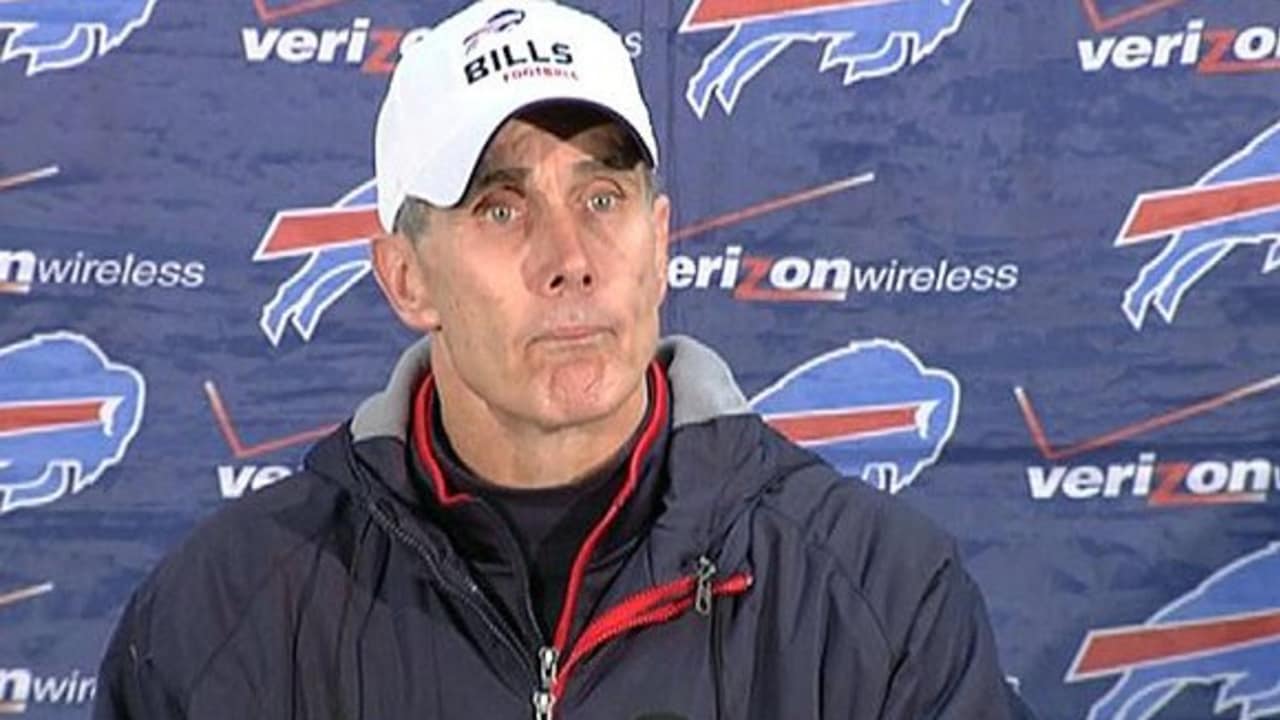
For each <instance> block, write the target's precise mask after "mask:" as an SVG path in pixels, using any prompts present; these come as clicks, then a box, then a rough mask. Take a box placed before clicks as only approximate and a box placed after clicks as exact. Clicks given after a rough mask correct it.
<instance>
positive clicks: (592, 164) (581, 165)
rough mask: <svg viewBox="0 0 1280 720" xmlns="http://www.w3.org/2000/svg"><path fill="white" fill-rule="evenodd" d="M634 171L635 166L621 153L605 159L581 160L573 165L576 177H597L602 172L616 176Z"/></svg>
mask: <svg viewBox="0 0 1280 720" xmlns="http://www.w3.org/2000/svg"><path fill="white" fill-rule="evenodd" d="M637 162H638V161H637ZM634 169H635V164H634V163H628V162H627V158H626V157H624V156H623V155H622V154H621V153H618V154H614V155H609V156H608V157H604V158H591V159H589V160H579V161H578V162H576V163H574V164H573V173H574V174H575V175H595V174H597V173H602V172H603V173H608V174H610V175H614V174H618V173H628V172H630V171H632V170H634Z"/></svg>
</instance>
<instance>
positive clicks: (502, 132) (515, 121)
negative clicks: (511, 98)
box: [471, 102, 646, 184]
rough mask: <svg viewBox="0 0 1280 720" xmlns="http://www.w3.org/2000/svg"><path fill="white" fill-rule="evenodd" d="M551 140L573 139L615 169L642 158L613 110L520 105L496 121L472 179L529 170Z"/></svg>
mask: <svg viewBox="0 0 1280 720" xmlns="http://www.w3.org/2000/svg"><path fill="white" fill-rule="evenodd" d="M555 143H567V144H571V145H573V146H574V148H576V149H577V150H579V151H581V152H582V153H584V154H586V155H587V156H588V157H590V158H592V159H594V160H598V161H600V162H601V163H603V164H604V165H605V166H607V167H610V168H614V169H618V170H630V169H633V168H635V167H636V166H637V165H639V164H641V163H646V158H645V155H644V152H643V151H642V149H641V145H640V143H639V141H638V140H637V139H636V137H635V134H634V133H632V132H631V131H630V130H629V129H628V128H627V126H626V125H625V124H623V122H622V121H620V120H618V119H617V118H616V117H615V116H614V115H613V114H612V113H609V112H607V111H605V110H601V109H599V108H597V107H595V106H592V105H589V104H586V103H578V102H553V103H544V104H540V105H536V106H533V107H530V108H526V109H524V110H521V111H520V112H518V113H516V114H515V115H513V116H511V117H510V118H508V119H507V120H506V122H504V123H503V124H502V125H501V126H499V128H498V130H497V131H496V132H495V133H494V134H493V137H492V138H490V139H489V142H488V144H486V145H485V149H484V152H482V153H481V155H480V160H479V161H478V162H477V163H476V167H475V170H474V171H473V173H472V177H471V183H472V184H474V183H475V182H476V180H477V179H479V178H483V177H485V175H486V174H488V173H490V172H493V171H494V170H498V169H502V168H511V167H522V168H530V169H531V168H532V166H533V165H534V164H535V163H537V162H539V161H540V160H541V158H542V156H544V155H545V154H546V151H547V149H548V148H549V147H553V146H554V144H555Z"/></svg>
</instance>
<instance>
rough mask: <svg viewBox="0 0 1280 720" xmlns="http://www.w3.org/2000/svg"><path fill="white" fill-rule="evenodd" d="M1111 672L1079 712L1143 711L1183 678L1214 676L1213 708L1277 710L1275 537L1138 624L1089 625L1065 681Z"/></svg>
mask: <svg viewBox="0 0 1280 720" xmlns="http://www.w3.org/2000/svg"><path fill="white" fill-rule="evenodd" d="M1113 675H1119V677H1118V678H1117V679H1116V680H1115V681H1114V684H1113V685H1112V686H1111V688H1110V689H1109V690H1108V691H1107V693H1106V694H1105V695H1103V697H1102V698H1101V699H1099V700H1098V701H1097V702H1095V703H1094V704H1093V707H1092V708H1090V710H1089V715H1088V720H1149V719H1150V718H1154V717H1156V716H1157V713H1159V712H1160V710H1161V709H1162V708H1164V707H1165V706H1166V705H1168V704H1169V703H1170V702H1171V701H1172V700H1173V699H1174V698H1175V697H1177V696H1178V694H1179V693H1180V692H1181V691H1182V690H1183V689H1184V688H1186V687H1187V686H1189V685H1193V684H1199V685H1210V684H1217V685H1218V693H1217V701H1216V707H1215V708H1214V712H1215V714H1218V713H1223V712H1227V711H1235V712H1236V713H1237V715H1236V716H1235V717H1238V718H1239V720H1262V719H1263V718H1268V717H1274V716H1275V714H1276V713H1280V542H1273V543H1271V544H1269V545H1267V546H1266V547H1264V548H1262V549H1261V550H1258V551H1256V552H1253V553H1250V554H1248V555H1245V556H1244V557H1241V558H1238V559H1236V560H1234V561H1232V562H1231V563H1229V564H1227V565H1226V566H1225V567H1223V568H1221V569H1220V570H1218V571H1217V572H1215V573H1213V574H1212V575H1210V576H1209V578H1208V579H1206V580H1205V581H1204V582H1202V583H1200V585H1199V586H1198V587H1196V588H1195V589H1194V590H1191V591H1190V592H1188V593H1187V594H1185V595H1183V596H1182V597H1180V598H1178V599H1177V600H1174V601H1173V602H1171V603H1169V604H1168V605H1166V606H1165V607H1164V608H1161V609H1160V610H1159V611H1157V612H1156V613H1155V614H1154V615H1152V616H1151V619H1149V620H1147V621H1146V622H1145V623H1143V624H1141V625H1136V626H1131V627H1120V628H1108V629H1105V630H1094V631H1092V632H1090V633H1089V635H1088V636H1087V637H1086V638H1085V641H1084V643H1083V644H1082V645H1081V647H1080V650H1079V652H1078V653H1077V655H1076V659H1075V662H1074V663H1073V664H1072V666H1071V670H1070V671H1069V672H1068V673H1067V676H1066V680H1067V682H1079V681H1083V680H1092V679H1095V678H1101V677H1110V676H1113Z"/></svg>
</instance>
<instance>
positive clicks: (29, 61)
mask: <svg viewBox="0 0 1280 720" xmlns="http://www.w3.org/2000/svg"><path fill="white" fill-rule="evenodd" d="M155 4H156V0H2V1H0V32H3V31H6V30H7V31H8V37H7V38H5V41H4V45H3V47H0V63H4V62H8V61H10V60H21V59H25V60H26V74H27V75H28V76H31V75H35V74H36V73H40V72H44V71H46V70H64V69H67V68H73V67H76V66H78V65H82V64H84V63H86V62H88V61H89V60H91V59H93V58H95V57H101V56H103V55H106V54H107V53H108V52H110V51H112V50H115V49H116V48H118V47H120V46H121V45H122V44H124V42H125V40H128V39H129V36H130V35H132V34H133V32H134V31H135V30H137V29H139V28H141V27H142V26H144V25H146V24H147V22H148V21H149V20H150V19H151V11H152V9H153V8H154V7H155Z"/></svg>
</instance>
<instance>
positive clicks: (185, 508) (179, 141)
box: [0, 0, 1280, 720]
mask: <svg viewBox="0 0 1280 720" xmlns="http://www.w3.org/2000/svg"><path fill="white" fill-rule="evenodd" d="M582 4H583V5H584V6H585V7H587V8H589V9H591V10H594V11H596V12H598V13H599V14H601V15H603V16H604V17H605V18H607V19H608V20H609V21H611V22H612V23H613V24H614V25H615V26H616V27H618V28H619V29H620V30H621V32H622V33H623V34H624V35H625V42H626V44H627V47H628V48H629V49H630V51H631V54H632V56H633V57H634V61H635V63H636V65H637V67H638V69H639V71H640V75H641V77H642V82H643V86H644V88H645V91H646V92H647V94H648V97H649V98H650V101H651V103H652V105H653V113H654V121H655V124H656V127H657V131H658V135H659V140H660V143H661V145H662V147H663V150H664V153H665V154H664V158H663V163H662V168H661V170H662V175H663V177H664V179H665V182H666V186H667V188H668V190H669V191H670V194H671V195H672V197H673V199H674V206H675V227H676V230H675V242H674V244H673V247H672V257H671V262H670V267H669V275H668V280H669V283H670V288H671V292H670V294H669V299H668V301H667V304H666V306H665V310H664V315H663V319H664V322H665V328H666V331H668V332H682V333H690V334H693V335H695V336H697V337H699V338H702V339H703V340H704V341H706V342H707V343H709V344H710V345H712V346H713V347H714V348H716V349H717V350H718V351H719V352H721V353H722V354H723V355H724V356H725V357H726V358H727V359H728V361H729V362H730V364H731V365H732V367H733V369H734V370H735V372H736V375H737V377H738V379H739V381H740V383H741V385H742V387H743V389H744V391H745V392H746V393H747V394H748V395H749V396H750V397H751V400H752V402H753V403H754V405H755V407H756V409H757V410H759V411H760V412H761V413H762V414H764V415H765V416H766V417H767V418H769V419H770V421H771V422H773V423H774V424H775V425H776V426H777V427H778V428H779V429H781V430H782V431H783V432H785V433H787V434H789V435H791V436H792V437H795V438H797V439H799V440H800V441H802V442H804V443H805V444H808V445H809V446H811V447H812V448H813V449H814V450H816V451H817V452H819V453H821V454H822V455H823V456H825V457H826V458H827V459H828V460H830V462H832V463H833V464H835V465H836V466H837V467H839V468H840V469H841V470H843V471H844V472H845V473H847V474H849V475H850V476H857V477H861V478H863V480H862V481H865V482H868V483H870V484H872V485H874V486H876V487H878V488H880V490H882V491H883V492H886V493H895V494H897V495H898V496H900V497H901V498H902V499H903V500H905V501H906V502H908V503H910V504H911V505H913V506H916V507H917V508H919V509H921V510H923V511H924V512H926V513H928V514H929V515H931V516H932V517H934V518H935V519H936V520H937V521H938V522H940V523H941V524H942V525H943V526H944V527H946V528H947V529H948V530H949V531H951V532H952V533H954V534H955V535H956V536H957V537H958V538H959V539H960V541H961V543H962V547H963V550H964V553H965V557H966V560H967V563H968V567H969V569H970V570H971V572H972V574H973V575H974V576H975V578H976V579H977V581H978V582H979V584H980V585H981V587H982V590H983V591H984V593H985V595H986V598H987V600H988V603H989V608H990V612H991V617H992V620H993V622H994V627H995V631H996V634H997V637H998V641H999V646H1000V651H1001V654H1002V657H1003V661H1004V665H1005V667H1006V669H1007V671H1008V673H1009V675H1010V682H1011V683H1013V684H1014V685H1015V686H1016V687H1017V688H1018V690H1019V691H1020V692H1021V693H1022V695H1023V696H1024V697H1025V698H1026V699H1027V701H1028V702H1029V704H1031V705H1032V706H1033V707H1034V708H1036V709H1037V711H1038V712H1039V713H1040V714H1041V716H1042V717H1044V718H1047V719H1050V720H1057V719H1059V718H1062V719H1065V718H1088V719H1089V720H1138V719H1144V720H1192V719H1194V720H1203V719H1205V718H1230V719H1232V720H1236V719H1239V720H1256V719H1258V718H1267V717H1280V500H1277V495H1278V494H1280V482H1278V479H1277V478H1278V471H1277V467H1280V466H1278V465H1277V463H1278V462H1280V449H1278V448H1277V441H1278V440H1280V419H1278V418H1280V374H1278V373H1280V327H1278V326H1277V323H1276V321H1275V317H1276V311H1277V307H1278V305H1280V273H1271V271H1272V270H1274V269H1275V268H1276V267H1277V266H1280V50H1278V47H1277V46H1278V43H1277V35H1278V34H1280V6H1277V4H1276V3H1275V2H1274V0H881V1H873V0H843V1H841V0H809V1H807V2H806V1H804V0H750V1H747V0H671V1H670V2H643V3H641V2H620V1H617V0H583V2H582ZM457 7H459V3H458V2H453V1H449V2H445V1H443V0H418V1H413V2H411V1H409V0H382V1H380V2H374V1H373V0H224V1H222V2H216V3H215V2H193V1H186V2H183V1H182V0H92V1H91V0H5V1H4V2H0V43H3V44H2V45H0V178H3V179H0V715H4V714H14V715H20V716H23V717H32V718H44V717H69V716H72V715H76V714H81V713H84V712H85V709H86V705H87V704H88V703H89V702H90V696H91V695H92V693H93V690H94V672H95V667H96V664H97V660H98V657H99V654H100V652H101V649H102V647H103V645H104V643H105V641H106V639H107V636H108V633H109V631H110V629H111V627H112V626H113V624H114V622H115V620H116V618H117V616H118V614H119V612H120V610H121V607H122V605H123V603H124V602H125V601H126V598H127V597H128V595H129V593H130V591H131V589H132V588H133V587H134V586H135V585H136V584H137V583H138V582H139V581H140V580H141V579H142V578H143V577H144V576H145V574H146V573H147V572H148V570H149V568H150V567H152V565H153V564H154V563H155V562H156V561H157V560H158V559H159V558H160V557H161V556H162V555H163V554H164V553H165V551H166V550H168V549H169V548H172V547H173V546H174V545H175V543H176V542H178V541H179V539H180V538H182V537H183V535H184V534H185V533H187V532H188V531H189V530H190V529H191V528H192V526H193V525H194V524H195V523H197V522H198V521H199V520H200V519H201V518H202V517H204V516H206V515H208V514H209V513H211V512H213V511H215V510H216V509H218V508H219V507H221V506H224V505H225V504H227V503H231V502H235V501H236V499H237V498H239V497H241V496H243V495H246V494H249V493H253V492H256V491H258V490H259V489H261V488H262V487H264V486H267V485H270V484H271V483H274V482H289V480H288V479H285V477H286V475H287V474H288V473H289V469H290V468H291V467H294V466H295V465H296V464H297V463H298V462H299V460H300V458H301V456H302V454H303V453H304V452H305V450H306V448H307V446H308V445H309V444H310V443H311V442H313V441H314V440H315V439H316V438H317V437H318V436H320V435H321V434H323V433H324V432H327V431H328V429H329V428H331V427H332V426H333V425H334V424H335V423H337V422H340V421H341V420H342V419H343V418H345V417H346V416H348V415H349V414H350V413H351V411H352V409H353V408H354V406H355V405H356V403H357V402H358V401H359V400H360V399H361V398H362V397H364V396H365V395H366V394H368V393H370V392H372V391H374V390H376V389H377V388H378V387H380V385H381V383H382V382H383V381H384V378H385V376H386V374H387V372H388V371H389V369H390V366H391V364H392V362H393V360H394V358H395V356H396V355H397V353H398V352H399V350H400V349H401V348H402V347H404V346H405V345H406V344H408V343H409V342H410V341H412V340H413V337H412V336H411V335H410V334H408V333H407V332H406V331H405V330H402V329H400V328H399V327H398V325H397V323H396V321H395V319H394V318H393V316H392V315H391V313H390V312H389V311H388V310H387V309H386V307H385V305H384V303H383V301H382V300H381V298H380V295H379V292H378V290H377V288H376V287H375V284H374V282H373V280H372V278H371V277H370V273H369V251H368V244H367V239H368V237H369V235H370V234H371V233H372V232H374V220H373V215H372V209H371V208H372V204H373V202H374V199H375V192H376V190H375V188H374V187H373V185H372V181H371V178H372V132H371V128H372V126H373V122H374V118H375V114H376V111H377V106H378V102H379V100H380V97H381V94H382V92H383V89H384V87H385V85H386V82H387V78H388V73H389V71H390V70H391V68H392V67H393V65H394V63H395V62H396V60H397V57H398V54H399V46H400V45H401V44H402V43H405V42H412V41H413V39H414V38H415V36H419V35H420V33H421V32H423V30H421V28H426V27H428V26H430V25H432V24H433V23H436V22H438V21H439V20H440V19H441V18H443V17H444V16H446V15H448V14H449V13H450V12H452V11H453V10H455V9H457ZM491 31H494V32H500V31H501V30H500V28H491ZM496 59H497V60H498V62H499V64H505V63H506V60H505V59H503V58H496ZM515 59H517V60H519V59H522V58H515ZM524 59H528V60H529V62H530V63H534V64H536V63H537V62H538V61H537V59H536V58H524ZM491 71H492V72H497V73H512V74H511V75H510V77H508V78H507V79H506V80H505V81H506V82H518V80H519V71H520V69H519V68H515V69H512V68H509V67H493V68H491ZM850 482H858V480H850Z"/></svg>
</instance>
